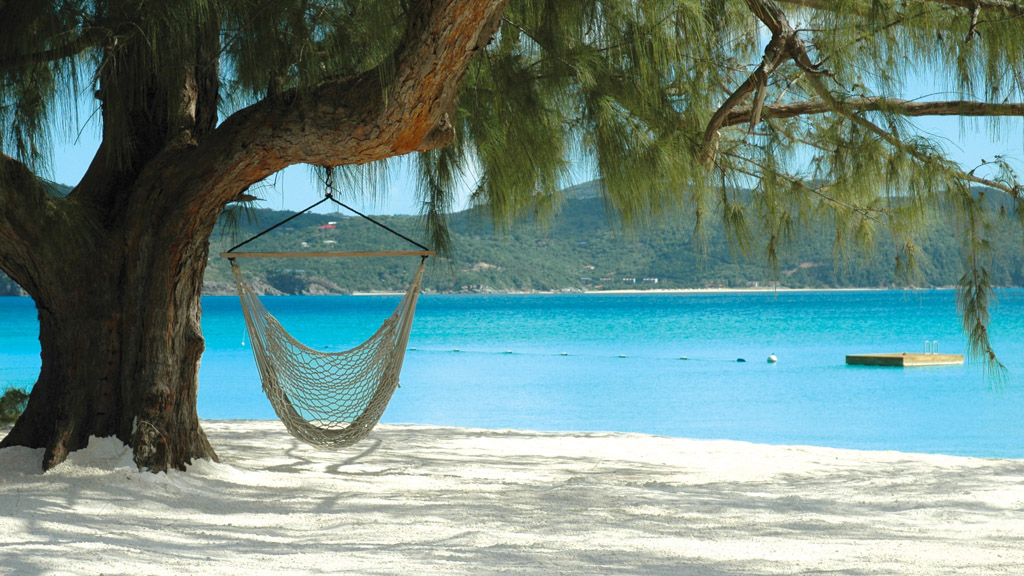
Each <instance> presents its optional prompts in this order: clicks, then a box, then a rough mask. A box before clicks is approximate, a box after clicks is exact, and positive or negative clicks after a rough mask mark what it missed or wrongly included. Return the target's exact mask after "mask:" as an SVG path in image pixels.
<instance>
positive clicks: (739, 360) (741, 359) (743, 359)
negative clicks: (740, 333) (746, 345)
mask: <svg viewBox="0 0 1024 576" xmlns="http://www.w3.org/2000/svg"><path fill="white" fill-rule="evenodd" d="M736 361H737V362H746V361H747V360H746V358H737V359H736Z"/></svg>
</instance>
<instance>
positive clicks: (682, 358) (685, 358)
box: [679, 356, 689, 360]
mask: <svg viewBox="0 0 1024 576" xmlns="http://www.w3.org/2000/svg"><path fill="white" fill-rule="evenodd" d="M679 359H680V360H689V358H687V357H686V356H680V357H679Z"/></svg>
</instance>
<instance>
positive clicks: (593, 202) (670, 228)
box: [0, 183, 1024, 295]
mask: <svg viewBox="0 0 1024 576" xmlns="http://www.w3.org/2000/svg"><path fill="white" fill-rule="evenodd" d="M566 192H567V194H566V196H567V200H566V201H565V203H564V204H563V205H562V207H561V210H560V211H559V213H558V214H557V215H556V216H555V217H554V218H552V219H551V220H550V222H547V223H546V224H545V223H537V222H527V223H522V224H519V225H517V226H516V227H514V228H513V229H511V230H509V231H507V232H495V230H494V228H493V227H492V226H491V224H490V221H489V219H488V218H487V217H486V216H485V215H483V214H481V213H477V212H472V211H468V212H461V213H458V214H455V215H453V217H452V221H451V232H452V239H453V244H454V246H455V253H454V254H453V255H452V258H451V260H446V259H441V258H432V259H431V262H430V266H429V267H428V269H427V274H426V276H425V280H424V290H425V291H426V292H491V291H494V292H506V291H569V290H601V289H603V290H612V289H632V288H661V289H666V288H706V287H728V288H746V287H753V286H765V285H768V284H770V283H771V282H772V281H773V273H772V271H771V270H770V269H768V268H767V267H766V265H765V264H764V262H765V261H766V258H765V257H764V249H765V248H764V239H763V238H760V239H759V238H758V236H759V234H758V233H757V232H756V231H754V233H753V242H752V243H751V246H750V247H749V249H748V254H747V256H746V257H745V256H744V255H742V254H741V253H739V251H738V250H736V249H735V248H733V247H730V244H729V242H728V241H727V240H726V237H725V234H724V233H723V232H722V229H721V227H720V226H713V225H712V223H713V222H714V218H709V221H708V223H707V224H706V227H707V229H708V231H707V241H706V243H705V246H706V253H705V254H704V255H703V256H698V253H699V251H698V250H696V249H695V246H694V242H693V229H694V222H693V220H692V218H687V217H681V218H675V219H666V221H664V222H662V223H660V224H658V225H656V226H653V227H651V229H649V230H647V231H644V232H640V233H631V232H629V231H625V230H623V229H622V227H621V226H619V225H617V224H615V223H614V222H612V221H611V220H610V219H609V218H608V216H607V213H606V210H605V206H604V202H603V200H602V199H601V198H600V196H599V194H598V190H597V185H596V184H595V183H589V184H584V185H581V186H576V187H574V188H571V189H569V190H567V191H566ZM255 215H256V222H255V223H252V222H247V223H243V224H240V225H239V226H238V227H237V229H236V230H235V231H234V236H232V235H231V233H230V232H228V229H227V228H226V227H222V229H221V230H220V231H219V232H218V233H216V234H215V235H214V237H213V239H212V245H211V249H210V254H211V257H210V263H209V267H208V271H207V275H206V289H207V292H208V293H211V294H231V293H234V284H233V281H232V279H231V272H230V268H229V266H228V263H227V261H226V260H223V259H221V258H219V253H220V252H222V251H224V250H226V249H227V248H229V247H230V246H232V245H233V244H235V243H237V242H238V241H239V239H240V238H246V237H248V236H250V235H252V234H254V233H255V232H257V231H258V230H259V229H262V228H266V227H268V226H270V225H272V224H274V223H277V222H280V221H281V220H283V219H284V218H286V217H287V216H289V215H290V213H287V212H278V211H271V210H257V211H256V212H255ZM380 220H381V221H382V222H383V223H385V224H387V225H388V226H391V227H392V228H395V229H396V230H399V231H402V232H403V233H406V234H407V235H410V236H412V237H416V236H417V235H418V233H419V231H420V230H421V224H420V221H419V219H418V218H417V217H415V216H390V217H389V216H384V217H380ZM929 220H930V221H929V225H928V229H929V230H930V231H931V232H930V233H929V234H928V235H927V236H926V237H925V238H924V240H923V241H922V243H921V246H920V248H921V252H922V253H921V255H920V256H919V266H920V271H921V275H920V277H919V278H918V279H917V280H916V282H915V283H916V285H917V286H920V287H938V286H952V285H954V284H956V281H957V279H958V278H959V276H960V274H961V271H960V270H961V268H960V266H961V260H960V255H959V254H960V253H959V247H958V244H957V239H956V238H955V236H954V234H952V233H951V232H950V230H952V229H953V228H952V227H951V225H950V224H949V223H947V222H944V221H943V220H942V218H940V217H939V216H937V215H931V216H930V217H929ZM330 222H334V227H333V229H320V227H321V226H325V225H328V223H330ZM1007 228H1010V227H1007ZM800 234H801V235H800V236H799V237H797V238H796V239H795V240H793V241H792V242H791V244H790V245H788V246H786V247H785V248H784V251H783V253H782V254H781V255H780V257H779V269H778V271H777V274H776V275H774V277H775V280H776V281H777V282H778V284H779V285H780V286H784V287H790V288H828V287H878V288H881V287H890V286H893V285H898V284H899V283H898V282H896V278H895V275H894V271H893V267H894V262H895V254H896V253H895V249H894V248H893V246H892V244H891V242H887V241H886V240H887V238H888V237H887V236H886V235H884V234H879V238H878V241H877V242H876V243H875V246H874V247H873V249H871V250H870V251H868V253H866V254H861V253H845V254H844V255H842V256H840V257H839V258H838V260H837V259H836V258H835V257H834V254H835V249H834V246H833V236H834V231H832V230H830V229H829V228H828V227H827V226H820V227H818V228H815V229H812V230H803V231H801V233H800ZM1020 246H1021V238H1020V235H1019V234H1010V233H1007V234H1004V235H1002V236H999V237H998V238H997V241H996V243H995V250H994V258H993V264H992V273H993V283H994V284H996V285H1000V286H1021V285H1024V254H1022V251H1021V250H1020V249H1019V247H1020ZM411 248H412V247H411V246H410V245H408V244H407V243H405V242H404V241H402V240H400V239H397V238H395V237H394V236H391V235H390V234H389V233H387V232H385V231H383V230H380V229H379V228H377V227H375V226H374V225H372V224H370V223H368V222H366V221H365V220H363V219H361V218H357V217H351V216H346V215H343V214H326V215H325V214H306V215H303V216H300V217H298V218H296V219H295V220H293V221H291V222H289V223H288V224H286V225H285V226H283V227H281V228H279V229H277V230H275V231H273V232H272V233H270V234H267V235H266V236H264V237H262V238H260V239H258V240H256V241H255V242H253V243H252V244H249V245H247V246H246V247H245V249H246V250H252V251H303V250H306V251H317V250H405V249H411ZM416 264H417V259H416V258H345V259H313V258H311V259H250V260H245V261H242V267H243V269H244V271H245V273H246V275H247V277H248V278H249V279H250V282H251V283H252V284H253V285H254V286H256V287H257V288H258V289H259V290H262V291H264V292H267V293H284V294H332V293H350V292H382V291H383V292H397V291H404V290H405V288H406V287H407V285H408V282H409V280H410V279H411V276H412V274H413V271H414V270H415V267H416ZM16 293H18V288H17V286H16V285H14V284H13V283H12V282H10V281H9V280H8V279H6V278H0V294H7V295H10V294H16Z"/></svg>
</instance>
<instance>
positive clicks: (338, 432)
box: [231, 260, 426, 447]
mask: <svg viewBox="0 0 1024 576" xmlns="http://www.w3.org/2000/svg"><path fill="white" fill-rule="evenodd" d="M425 262H426V260H421V261H420V265H419V268H418V269H417V270H416V276H415V277H414V278H413V281H412V284H411V285H410V286H409V290H408V292H406V294H405V296H404V297H403V298H402V300H401V302H399V303H398V306H397V307H396V308H395V311H394V312H393V313H392V314H391V317H389V318H388V319H387V320H385V321H384V324H383V325H382V326H381V327H380V329H379V330H377V332H376V333H375V334H374V335H373V336H371V337H370V338H369V339H368V340H366V341H365V342H363V343H362V344H360V345H359V346H356V347H355V348H352V349H350V350H346V351H344V352H321V351H319V350H314V349H312V348H309V347H308V346H305V345H303V344H302V343H301V342H299V341H297V340H296V339H295V338H293V337H292V336H291V334H289V333H288V332H287V331H285V329H284V328H283V327H282V326H281V324H280V323H279V322H278V321H277V319H276V318H274V317H273V316H272V315H271V314H270V313H269V312H267V309H266V308H265V307H264V306H263V303H262V302H260V300H259V298H258V297H257V295H256V293H255V292H253V290H252V288H251V287H250V286H249V283H248V282H246V281H245V278H244V277H243V276H242V271H241V268H239V266H238V264H236V263H235V261H234V260H232V261H231V271H232V272H233V273H234V276H235V282H236V284H237V285H238V295H239V297H240V298H241V300H242V312H243V314H244V315H245V324H246V328H247V329H248V331H249V339H250V340H251V342H252V352H253V356H255V358H256V366H257V367H258V368H259V372H260V379H261V380H262V381H263V392H264V393H265V394H266V395H267V399H269V400H270V404H271V405H272V406H273V407H274V412H276V413H277V417H278V418H280V419H281V422H283V423H284V425H285V428H287V429H288V431H289V432H290V433H291V434H292V435H293V436H295V437H296V438H299V439H300V440H303V441H305V442H308V443H310V444H313V445H316V446H330V447H341V446H348V445H350V444H354V443H356V442H358V441H360V440H362V439H363V438H365V437H366V436H367V434H369V433H370V430H372V429H373V427H374V425H376V424H377V422H378V421H379V420H380V417H381V415H382V414H384V409H385V408H387V405H388V401H390V400H391V395H392V394H394V392H395V389H396V388H397V387H398V375H399V373H401V371H402V361H403V360H404V359H405V350H406V347H407V345H408V342H409V331H410V330H411V329H412V319H413V313H414V312H415V311H416V300H417V298H418V297H419V293H420V286H421V284H422V280H423V267H424V263H425Z"/></svg>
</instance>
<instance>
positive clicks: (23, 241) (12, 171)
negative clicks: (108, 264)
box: [0, 153, 55, 296]
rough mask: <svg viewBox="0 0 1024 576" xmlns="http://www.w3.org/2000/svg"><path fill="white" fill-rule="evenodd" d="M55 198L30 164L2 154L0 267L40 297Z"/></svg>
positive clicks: (0, 156)
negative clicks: (33, 172)
mask: <svg viewBox="0 0 1024 576" xmlns="http://www.w3.org/2000/svg"><path fill="white" fill-rule="evenodd" d="M54 213H55V210H53V209H52V199H51V198H50V197H49V195H48V194H47V192H46V187H45V185H44V184H43V183H42V182H41V181H40V180H39V179H37V178H36V177H35V175H34V174H32V172H31V171H30V170H29V169H28V167H27V166H25V165H24V164H22V163H21V162H19V161H17V160H15V159H14V158H11V157H10V156H7V155H6V154H3V153H0V270H2V271H3V272H5V273H6V274H7V275H8V276H10V277H11V279H12V280H14V281H15V282H17V283H18V284H20V285H21V287H22V288H24V289H25V290H26V291H28V293H29V294H32V295H33V296H37V295H38V294H39V292H40V290H42V289H43V288H45V287H42V286H38V285H36V282H35V281H36V279H38V278H42V277H43V275H42V274H41V273H40V271H41V270H43V269H45V268H46V266H47V265H48V260H46V259H45V258H43V257H42V255H41V254H42V253H43V252H45V250H43V248H44V247H46V246H47V245H49V243H50V235H48V234H47V230H50V229H51V228H50V226H51V225H53V224H54Z"/></svg>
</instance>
